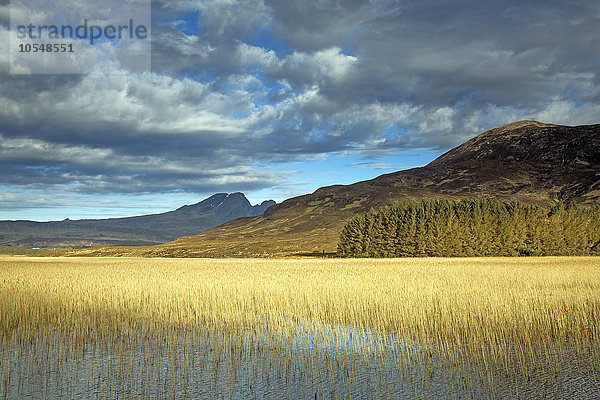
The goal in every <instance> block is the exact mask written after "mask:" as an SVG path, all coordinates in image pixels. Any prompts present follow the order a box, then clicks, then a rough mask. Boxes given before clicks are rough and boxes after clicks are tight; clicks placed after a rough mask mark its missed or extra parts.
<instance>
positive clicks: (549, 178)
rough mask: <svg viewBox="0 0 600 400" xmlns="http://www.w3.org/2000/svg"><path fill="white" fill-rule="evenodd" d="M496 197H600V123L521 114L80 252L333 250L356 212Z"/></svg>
mask: <svg viewBox="0 0 600 400" xmlns="http://www.w3.org/2000/svg"><path fill="white" fill-rule="evenodd" d="M462 197H471V198H472V197H494V198H501V199H515V200H519V201H521V202H524V203H537V204H549V203H552V202H557V201H560V200H562V201H576V202H577V203H579V204H592V203H595V204H598V203H600V125H587V126H576V127H567V126H557V125H548V124H542V123H539V122H535V121H521V122H516V123H513V124H510V125H506V126H503V127H500V128H496V129H492V130H490V131H487V132H485V133H482V134H481V135H479V136H477V137H475V138H473V139H471V140H469V141H467V142H466V143H464V144H462V145H460V146H458V147H456V148H455V149H453V150H450V151H449V152H447V153H446V154H444V155H442V156H441V157H439V158H437V159H436V160H434V161H433V162H431V163H430V164H428V165H426V166H425V167H421V168H413V169H410V170H405V171H399V172H395V173H392V174H387V175H382V176H379V177H377V178H375V179H372V180H368V181H363V182H358V183H355V184H353V185H347V186H342V185H337V186H328V187H323V188H320V189H318V190H317V191H315V192H314V193H312V194H308V195H304V196H299V197H294V198H291V199H289V200H286V201H284V202H283V203H281V204H278V205H275V206H272V207H271V208H269V209H268V210H267V211H266V212H265V214H264V215H262V216H259V217H252V218H240V219H237V220H234V221H231V222H228V223H226V224H224V225H221V226H219V227H217V228H214V229H211V230H208V231H206V232H203V233H202V234H200V235H195V236H189V237H182V238H179V239H177V240H175V241H173V242H169V243H166V244H163V245H159V246H147V247H134V248H123V247H121V248H99V249H87V250H82V251H79V252H77V255H86V254H89V255H132V256H170V257H178V256H179V257H238V256H243V257H249V256H282V255H291V254H298V253H312V252H319V253H320V252H322V251H325V252H334V251H335V249H336V245H337V241H338V235H339V232H340V230H341V228H342V227H343V225H344V223H345V222H346V221H347V220H348V219H350V218H351V217H352V216H353V215H355V214H357V213H361V212H364V211H368V210H369V209H370V208H377V207H380V206H384V205H387V204H391V203H394V202H397V201H402V200H414V199H420V198H462Z"/></svg>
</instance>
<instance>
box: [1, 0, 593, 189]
mask: <svg viewBox="0 0 600 400" xmlns="http://www.w3.org/2000/svg"><path fill="white" fill-rule="evenodd" d="M7 7H8V6H7V5H4V6H0V17H1V18H2V23H3V27H2V28H0V30H1V31H0V35H1V36H2V37H6V35H7V27H6V25H7V20H6V18H7V15H8V13H7ZM153 7H154V9H153V16H154V17H153V18H154V24H153V27H152V41H153V42H152V47H153V48H152V72H151V73H129V72H128V71H125V70H118V68H119V67H118V66H113V67H114V68H115V69H116V70H117V72H120V74H118V75H103V74H92V75H77V76H76V75H67V76H51V75H32V76H16V75H9V74H8V73H7V72H8V59H7V58H6V57H7V54H8V51H7V49H6V48H5V47H6V46H7V44H6V42H5V41H0V43H1V44H0V69H1V70H2V73H3V75H2V76H0V105H1V106H0V168H2V171H3V174H2V175H1V176H0V185H1V186H4V187H5V188H7V190H10V188H19V189H23V188H42V187H48V186H47V185H52V186H54V187H61V188H63V189H64V190H65V191H68V192H73V193H86V194H115V193H116V194H123V193H138V194H139V193H144V194H148V193H165V192H177V191H180V192H191V193H210V192H217V191H235V190H242V191H252V190H259V189H262V188H265V187H271V186H274V185H278V184H284V183H286V182H288V179H289V177H288V176H286V175H285V174H281V173H276V172H274V170H273V169H269V168H264V166H265V165H274V164H275V163H279V162H285V161H291V160H303V159H310V158H311V157H326V156H327V155H331V154H337V155H340V154H352V155H364V156H369V157H373V156H374V155H377V154H387V153H391V152H398V151H402V150H411V149H419V148H435V149H440V150H444V149H447V148H449V147H451V146H454V145H457V144H459V143H460V142H462V141H463V140H465V139H467V138H469V137H471V136H473V135H474V134H476V133H479V132H481V131H483V130H485V129H489V128H492V127H495V126H498V125H502V124H505V123H510V122H513V121H515V120H518V119H525V118H527V119H538V120H542V121H543V122H550V123H561V124H573V125H574V124H586V123H598V122H599V121H598V115H600V81H599V77H598V76H597V71H598V68H599V66H600V41H599V40H598V37H600V4H599V3H598V2H597V1H593V0H590V1H584V0H576V1H569V2H558V1H533V0H529V1H522V0H520V1H515V0H507V1H503V2H498V1H491V0H490V1H474V0H457V1H452V2H448V1H443V0H432V1H409V0H404V1H400V0H397V1H395V0H370V1H366V0H363V1H358V0H355V1H352V0H349V1H343V2H342V1H337V0H336V1H334V0H311V1H303V2H290V1H283V0H272V1H268V0H261V1H256V0H252V1H250V0H201V1H175V0H172V1H169V0H163V1H159V2H154V4H153ZM0 194H2V193H0ZM4 196H7V194H4ZM2 198H3V197H1V196H0V199H2ZM7 198H8V197H7Z"/></svg>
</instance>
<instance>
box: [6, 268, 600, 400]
mask: <svg viewBox="0 0 600 400" xmlns="http://www.w3.org/2000/svg"><path fill="white" fill-rule="evenodd" d="M0 340H1V343H0V344H1V345H2V350H1V351H2V354H0V356H1V358H0V360H1V364H0V396H4V397H5V398H13V397H17V394H23V393H36V394H37V396H38V397H44V396H50V397H55V396H56V395H57V394H58V395H60V394H61V393H62V394H68V395H72V394H73V393H75V394H77V393H83V397H93V395H94V394H95V395H96V396H98V397H100V398H102V397H103V393H112V394H113V395H112V396H111V397H117V398H129V397H160V398H169V397H171V398H196V397H198V396H201V397H202V396H204V397H213V396H214V394H215V393H218V394H220V395H221V396H222V397H225V398H231V397H239V398H244V397H256V396H257V395H259V394H260V395H262V396H266V397H274V398H280V397H295V396H296V395H297V393H298V392H293V390H297V388H302V389H301V390H302V391H303V392H302V393H303V396H304V397H306V395H307V393H309V394H311V397H312V393H313V392H314V393H315V394H317V395H319V396H325V397H347V396H348V395H349V396H350V397H369V396H375V395H376V396H377V397H396V398H398V397H399V396H400V397H402V396H405V398H412V397H428V395H427V393H429V395H430V396H434V394H435V393H440V392H439V391H445V392H448V391H450V392H449V393H450V396H451V397H452V396H453V397H478V396H480V395H481V394H482V393H484V396H487V397H491V398H493V397H497V396H498V394H499V393H505V394H506V393H513V392H514V393H515V394H517V395H518V394H519V393H520V394H523V393H527V390H545V391H547V392H548V393H552V391H553V390H556V387H555V385H557V384H560V385H563V388H562V389H561V390H564V391H568V392H569V393H571V394H573V393H575V394H581V393H583V394H585V395H589V396H590V398H594V397H598V396H600V388H599V387H598V386H597V385H598V381H597V379H596V378H594V377H596V376H600V351H599V350H600V260H598V259H597V258H593V257H579V258H560V257H557V258H481V259H478V258H474V259H441V258H439V259H435V258H428V259H408V260H407V259H402V260H361V259H357V260H355V259H353V260H340V259H333V260H311V259H308V260H307V259H303V260H299V259H298V260H296V259H291V260H194V259H135V258H112V259H102V258H100V259H98V258H93V259H88V258H79V259H74V258H64V259H61V258H16V257H3V258H0ZM394 382H395V383H396V384H398V386H401V387H394ZM557 382H558V383H557ZM577 385H579V386H577ZM82 388H84V389H82ZM85 388H88V389H89V390H90V391H91V392H89V393H87V392H85ZM293 388H296V389H293ZM82 390H84V392H82ZM290 390H292V392H290ZM482 391H483V392H482ZM565 393H566V392H565ZM33 396H34V397H35V396H36V395H35V394H33ZM69 397H71V396H69ZM80 397H81V395H80ZM511 397H512V396H511Z"/></svg>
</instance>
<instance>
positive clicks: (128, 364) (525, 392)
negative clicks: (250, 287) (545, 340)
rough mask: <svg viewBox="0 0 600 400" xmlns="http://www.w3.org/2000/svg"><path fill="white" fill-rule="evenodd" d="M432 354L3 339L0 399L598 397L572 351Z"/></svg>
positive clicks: (390, 344)
mask: <svg viewBox="0 0 600 400" xmlns="http://www.w3.org/2000/svg"><path fill="white" fill-rule="evenodd" d="M578 348H580V347H578ZM441 353H442V352H441V350H440V349H437V348H436V346H435V344H434V343H427V344H425V343H415V342H411V341H408V340H403V339H401V338H398V337H395V336H394V335H375V334H369V333H365V332H361V331H358V330H352V329H342V330H340V329H334V328H332V327H328V326H322V327H320V328H319V329H318V330H314V329H308V328H307V329H300V330H298V332H297V333H295V334H294V335H287V336H286V337H285V339H284V338H283V337H281V336H277V335H275V336H270V337H266V336H263V337H252V336H251V335H249V334H244V335H241V336H235V335H232V334H231V333H226V332H223V333H219V334H215V333H214V332H211V333H198V334H193V335H192V334H189V333H181V332H176V331H173V332H171V333H170V334H168V335H165V336H164V337H147V336H143V335H131V334H129V335H123V336H122V337H120V338H116V339H115V338H112V339H106V340H105V339H100V338H94V339H93V340H92V339H89V338H88V339H86V340H85V341H77V340H75V339H74V338H71V339H70V340H65V339H64V338H60V339H59V338H58V336H56V335H48V336H41V337H40V338H39V339H38V340H33V341H27V342H24V343H23V342H19V341H18V340H16V339H12V340H9V339H5V340H4V342H3V343H2V354H1V359H0V361H1V363H0V379H1V381H0V398H4V399H56V398H66V399H75V398H77V399H121V398H122V399H129V398H135V399H137V398H145V399H169V398H172V399H315V398H317V399H321V398H324V399H337V398H342V399H349V398H355V399H363V398H373V399H482V398H483V399H485V398H490V399H517V398H520V399H600V378H599V377H600V368H599V366H598V364H597V362H594V361H592V359H591V358H588V357H586V356H585V354H582V353H581V352H579V353H577V352H575V351H572V350H570V349H567V348H562V349H557V348H555V349H553V350H549V349H548V348H544V349H543V350H542V349H540V352H539V355H540V357H539V360H540V361H539V362H536V363H534V364H535V365H534V364H532V363H529V364H527V365H526V367H527V368H523V365H521V366H513V367H511V366H507V365H500V364H499V363H496V364H495V363H494V362H493V361H492V360H493V359H494V357H493V354H492V353H493V352H492V351H490V354H489V356H490V357H489V360H487V361H485V358H482V357H479V356H478V357H469V354H467V353H464V354H462V358H460V359H459V360H458V361H456V360H455V361H453V362H449V361H448V359H446V358H444V357H443V356H442V354H441ZM515 360H518V357H515ZM548 360H553V361H552V362H549V361H548Z"/></svg>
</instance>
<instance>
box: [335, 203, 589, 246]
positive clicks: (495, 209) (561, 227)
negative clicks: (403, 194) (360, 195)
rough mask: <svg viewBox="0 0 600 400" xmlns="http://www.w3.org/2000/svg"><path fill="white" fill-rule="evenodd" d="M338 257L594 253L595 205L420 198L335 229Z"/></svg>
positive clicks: (384, 209)
mask: <svg viewBox="0 0 600 400" xmlns="http://www.w3.org/2000/svg"><path fill="white" fill-rule="evenodd" d="M337 253H338V255H339V256H342V257H426V256H429V257H472V256H549V255H600V207H598V206H594V207H589V208H586V207H580V206H577V205H575V204H563V203H560V204H556V205H552V206H548V207H540V206H536V205H524V204H521V203H519V202H517V201H510V202H508V201H501V200H494V199H475V200H454V201H453V200H421V201H411V202H405V203H398V204H395V205H392V206H389V207H384V208H381V209H379V210H371V211H370V212H368V213H365V214H360V215H357V216H355V217H354V218H353V219H352V220H350V221H349V222H348V223H347V224H346V225H345V226H344V228H343V230H342V232H341V234H340V241H339V243H338V248H337Z"/></svg>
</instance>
